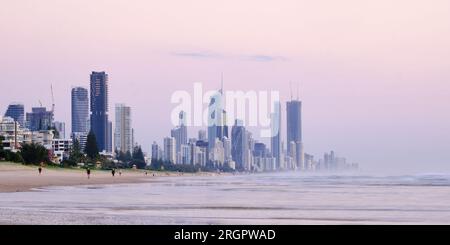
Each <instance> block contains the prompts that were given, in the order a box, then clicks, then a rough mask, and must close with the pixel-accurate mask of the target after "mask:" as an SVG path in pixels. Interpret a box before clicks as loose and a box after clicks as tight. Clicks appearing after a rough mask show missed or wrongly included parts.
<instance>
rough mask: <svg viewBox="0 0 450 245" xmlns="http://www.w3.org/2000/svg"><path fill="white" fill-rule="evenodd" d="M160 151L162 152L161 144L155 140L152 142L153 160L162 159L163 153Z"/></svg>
mask: <svg viewBox="0 0 450 245" xmlns="http://www.w3.org/2000/svg"><path fill="white" fill-rule="evenodd" d="M159 153H160V148H159V145H158V144H157V143H156V142H155V141H153V144H152V161H157V160H160V159H161V155H160V154H159Z"/></svg>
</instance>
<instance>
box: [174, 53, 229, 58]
mask: <svg viewBox="0 0 450 245" xmlns="http://www.w3.org/2000/svg"><path fill="white" fill-rule="evenodd" d="M172 55H174V56H179V57H187V58H194V59H207V58H215V59H219V58H223V57H222V55H221V54H217V53H213V52H210V51H195V52H173V53H172Z"/></svg>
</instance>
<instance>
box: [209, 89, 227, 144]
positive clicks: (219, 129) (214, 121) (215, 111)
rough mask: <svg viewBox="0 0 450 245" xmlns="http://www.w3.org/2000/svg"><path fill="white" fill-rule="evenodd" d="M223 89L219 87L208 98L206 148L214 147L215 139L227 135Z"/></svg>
mask: <svg viewBox="0 0 450 245" xmlns="http://www.w3.org/2000/svg"><path fill="white" fill-rule="evenodd" d="M224 106H225V105H224V95H223V89H220V90H219V91H217V92H216V93H215V94H213V95H212V96H211V98H210V102H209V105H208V150H210V151H211V149H212V148H214V144H215V142H216V139H217V138H218V139H219V140H220V139H222V138H223V137H224V136H227V137H228V127H227V126H226V112H225V110H224V109H223V108H224Z"/></svg>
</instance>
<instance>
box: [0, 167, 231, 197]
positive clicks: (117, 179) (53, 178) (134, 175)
mask: <svg viewBox="0 0 450 245" xmlns="http://www.w3.org/2000/svg"><path fill="white" fill-rule="evenodd" d="M215 175H225V174H224V173H221V174H217V173H212V172H198V173H177V172H168V171H150V170H147V175H145V170H130V169H126V170H122V175H121V176H120V175H119V173H118V171H116V175H115V176H114V177H113V176H112V175H111V172H110V171H107V170H92V171H91V177H90V179H88V178H87V175H86V172H85V170H84V169H69V168H66V169H65V168H53V167H50V168H46V167H44V168H43V170H42V174H40V175H39V173H38V167H37V166H27V165H22V164H18V163H10V162H0V193H7V192H9V193H11V192H25V191H33V190H32V189H34V188H42V187H50V186H78V185H109V184H127V183H148V182H151V181H153V180H156V179H157V178H161V177H176V176H215Z"/></svg>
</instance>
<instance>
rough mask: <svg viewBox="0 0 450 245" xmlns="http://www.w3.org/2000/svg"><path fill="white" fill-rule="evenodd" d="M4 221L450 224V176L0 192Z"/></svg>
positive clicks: (222, 179)
mask: <svg viewBox="0 0 450 245" xmlns="http://www.w3.org/2000/svg"><path fill="white" fill-rule="evenodd" d="M0 224H80V225H81V224H109V225H115V224H130V225H137V224H151V225H165V224H169V225H170V224H269V225H270V224H450V175H440V174H423V175H404V176H373V175H363V174H358V173H356V174H355V173H354V174H304V173H270V174H242V175H231V176H229V175H228V176H225V175H221V176H189V177H188V176H186V177H183V176H180V177H155V178H154V179H153V180H152V181H150V182H148V183H139V184H117V185H98V186H97V185H96V186H70V187H48V188H38V189H34V190H33V191H30V192H16V193H0Z"/></svg>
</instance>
